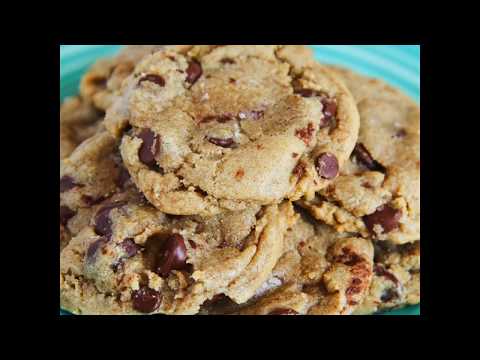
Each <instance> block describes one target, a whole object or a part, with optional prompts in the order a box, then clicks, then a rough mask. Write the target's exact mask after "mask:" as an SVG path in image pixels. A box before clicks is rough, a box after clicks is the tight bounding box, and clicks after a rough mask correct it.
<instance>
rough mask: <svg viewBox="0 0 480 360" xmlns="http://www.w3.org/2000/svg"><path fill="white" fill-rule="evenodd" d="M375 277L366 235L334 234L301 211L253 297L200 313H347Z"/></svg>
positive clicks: (211, 306) (223, 302)
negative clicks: (241, 302) (280, 252)
mask: <svg viewBox="0 0 480 360" xmlns="http://www.w3.org/2000/svg"><path fill="white" fill-rule="evenodd" d="M372 276H373V246H372V244H371V242H370V241H369V240H366V239H362V238H357V237H351V236H350V235H349V234H340V233H336V232H335V231H334V230H333V229H332V228H331V227H329V226H327V225H320V224H318V223H316V224H315V220H313V221H312V220H309V219H308V216H306V215H305V214H304V215H302V217H301V218H300V219H299V220H298V221H297V223H296V224H295V226H294V227H293V228H292V229H291V230H289V231H288V232H287V236H286V241H285V248H284V253H283V255H282V257H281V258H280V259H279V261H278V263H277V265H276V266H275V268H274V269H273V271H272V274H271V277H270V278H269V279H268V280H267V281H266V282H265V283H264V284H263V286H262V287H261V288H260V289H259V290H258V291H257V293H256V294H255V296H254V297H252V298H251V300H250V301H249V302H248V303H247V304H244V305H242V306H238V305H236V304H232V303H231V302H228V301H226V300H225V299H221V298H219V299H217V302H213V303H211V304H207V305H206V306H204V308H203V310H202V311H203V313H208V314H219V313H223V314H225V313H230V314H242V315H297V314H301V315H327V314H328V315H348V314H351V313H352V312H353V311H354V310H355V309H356V308H357V306H358V305H359V304H361V303H362V302H363V301H364V298H365V296H366V295H367V293H368V290H369V287H370V283H371V279H372Z"/></svg>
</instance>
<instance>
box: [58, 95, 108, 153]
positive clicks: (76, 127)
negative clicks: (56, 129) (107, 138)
mask: <svg viewBox="0 0 480 360" xmlns="http://www.w3.org/2000/svg"><path fill="white" fill-rule="evenodd" d="M103 116H104V115H103V114H102V112H100V111H98V110H97V109H96V108H95V107H94V106H92V105H91V104H90V103H89V102H86V101H84V100H82V99H81V98H80V97H78V96H76V97H71V98H67V99H65V101H64V102H63V103H62V104H61V105H60V159H64V158H66V157H67V156H69V155H70V154H71V153H72V152H73V150H75V148H76V147H77V146H78V145H79V144H80V143H81V142H83V141H84V140H86V139H88V138H89V137H91V136H92V135H93V134H95V133H96V132H98V131H99V129H100V128H101V126H102V125H101V120H103Z"/></svg>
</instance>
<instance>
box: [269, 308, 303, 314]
mask: <svg viewBox="0 0 480 360" xmlns="http://www.w3.org/2000/svg"><path fill="white" fill-rule="evenodd" d="M268 315H298V312H296V311H295V310H293V309H287V308H278V309H275V310H272V311H270V312H269V313H268Z"/></svg>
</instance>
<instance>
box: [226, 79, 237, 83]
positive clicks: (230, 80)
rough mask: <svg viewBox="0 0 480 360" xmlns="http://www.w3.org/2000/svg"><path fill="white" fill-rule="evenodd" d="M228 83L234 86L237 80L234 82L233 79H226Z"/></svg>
mask: <svg viewBox="0 0 480 360" xmlns="http://www.w3.org/2000/svg"><path fill="white" fill-rule="evenodd" d="M228 82H229V83H230V84H235V83H236V82H237V80H235V79H234V78H230V79H228Z"/></svg>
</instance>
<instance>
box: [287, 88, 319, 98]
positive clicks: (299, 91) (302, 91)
mask: <svg viewBox="0 0 480 360" xmlns="http://www.w3.org/2000/svg"><path fill="white" fill-rule="evenodd" d="M293 93H294V94H297V95H300V96H302V97H305V98H309V97H313V96H320V94H321V93H320V92H318V91H317V90H313V89H295V90H294V91H293Z"/></svg>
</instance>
